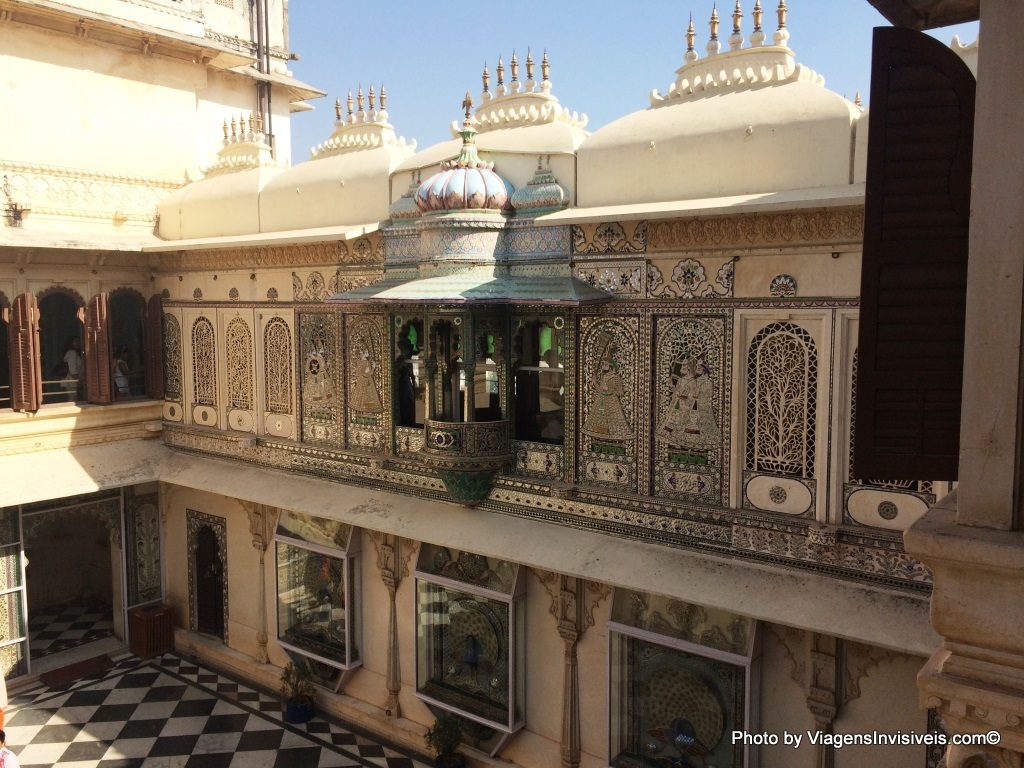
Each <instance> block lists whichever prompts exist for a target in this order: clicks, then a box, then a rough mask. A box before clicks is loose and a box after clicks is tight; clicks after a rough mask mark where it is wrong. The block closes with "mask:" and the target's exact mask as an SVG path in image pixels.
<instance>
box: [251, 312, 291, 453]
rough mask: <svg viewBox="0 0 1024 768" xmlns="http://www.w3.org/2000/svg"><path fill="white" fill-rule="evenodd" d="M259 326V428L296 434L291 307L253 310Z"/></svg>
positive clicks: (287, 435)
mask: <svg viewBox="0 0 1024 768" xmlns="http://www.w3.org/2000/svg"><path fill="white" fill-rule="evenodd" d="M256 321H257V328H258V329H259V342H258V345H257V348H258V353H257V357H256V370H257V371H258V372H259V376H258V382H257V388H256V391H257V396H258V400H259V410H260V421H261V423H260V431H261V432H263V433H264V434H268V435H273V436H274V437H283V438H286V439H294V437H295V422H296V418H295V386H296V385H295V342H294V332H293V330H292V328H293V324H294V315H293V314H292V312H291V310H286V309H282V310H273V311H264V310H262V309H260V310H257V312H256Z"/></svg>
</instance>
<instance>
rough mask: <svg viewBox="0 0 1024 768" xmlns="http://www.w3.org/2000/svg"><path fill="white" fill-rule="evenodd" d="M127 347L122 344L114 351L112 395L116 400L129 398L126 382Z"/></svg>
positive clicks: (128, 388)
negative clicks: (113, 394)
mask: <svg viewBox="0 0 1024 768" xmlns="http://www.w3.org/2000/svg"><path fill="white" fill-rule="evenodd" d="M127 357H128V347H126V346H124V345H123V344H122V345H121V346H119V347H118V348H117V349H116V350H115V351H114V366H113V368H114V370H113V374H114V393H115V397H116V398H117V399H118V400H124V399H125V398H127V397H130V396H131V389H130V386H129V381H128V372H129V371H128V360H127Z"/></svg>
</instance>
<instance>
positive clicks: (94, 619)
mask: <svg viewBox="0 0 1024 768" xmlns="http://www.w3.org/2000/svg"><path fill="white" fill-rule="evenodd" d="M113 630H114V622H113V613H112V609H111V607H110V606H109V605H104V604H102V603H82V602H75V603H67V604H65V605H57V606H52V607H50V608H44V609H42V610H41V611H39V612H38V613H36V614H34V615H33V616H30V617H29V621H28V632H29V640H28V642H29V647H30V648H31V649H32V658H33V659H41V658H43V657H44V656H49V655H50V654H53V653H60V652H61V651H67V650H69V649H71V648H76V647H77V646H79V645H85V644H86V643H91V642H93V641H94V640H101V639H103V638H105V637H110V636H111V635H112V634H113Z"/></svg>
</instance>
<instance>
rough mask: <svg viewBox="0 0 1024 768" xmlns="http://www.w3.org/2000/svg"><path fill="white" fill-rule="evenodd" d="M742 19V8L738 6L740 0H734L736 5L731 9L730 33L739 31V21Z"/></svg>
mask: <svg viewBox="0 0 1024 768" xmlns="http://www.w3.org/2000/svg"><path fill="white" fill-rule="evenodd" d="M741 21H743V9H742V8H740V0H736V7H735V8H733V9H732V33H733V34H734V35H738V34H739V33H740V22H741Z"/></svg>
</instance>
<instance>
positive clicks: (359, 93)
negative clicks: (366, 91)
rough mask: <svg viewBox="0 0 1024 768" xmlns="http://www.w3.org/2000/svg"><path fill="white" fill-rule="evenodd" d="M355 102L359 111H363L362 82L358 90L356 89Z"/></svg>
mask: <svg viewBox="0 0 1024 768" xmlns="http://www.w3.org/2000/svg"><path fill="white" fill-rule="evenodd" d="M356 104H357V105H358V106H359V111H360V112H363V111H365V110H364V109H363V84H362V83H360V84H359V90H358V91H356Z"/></svg>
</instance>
